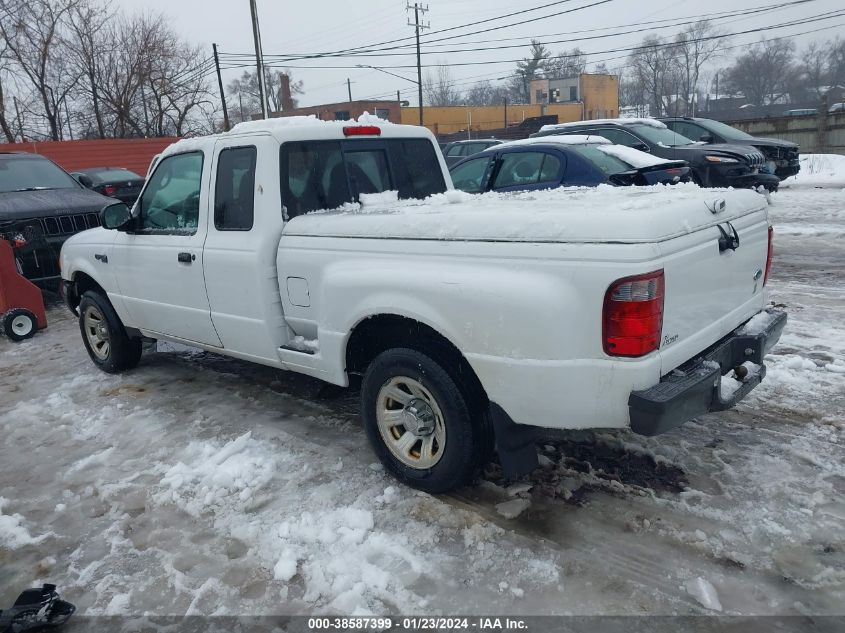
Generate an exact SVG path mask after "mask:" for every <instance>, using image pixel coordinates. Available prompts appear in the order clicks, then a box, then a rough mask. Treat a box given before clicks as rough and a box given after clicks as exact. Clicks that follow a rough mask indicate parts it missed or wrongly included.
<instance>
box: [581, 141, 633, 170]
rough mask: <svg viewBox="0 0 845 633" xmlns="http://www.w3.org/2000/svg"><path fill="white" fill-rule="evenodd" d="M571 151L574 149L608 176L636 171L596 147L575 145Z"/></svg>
mask: <svg viewBox="0 0 845 633" xmlns="http://www.w3.org/2000/svg"><path fill="white" fill-rule="evenodd" d="M571 149H574V150H575V151H576V152H578V153H579V154H581V156H583V157H584V158H586V159H587V160H588V161H590V162H591V163H592V164H593V165H595V166H596V167H598V168H599V169H601V171H602V172H603V173H604V174H605V175H606V176H611V175H613V174H618V173H619V172H622V171H629V170H631V169H634V166H633V165H629V164H628V163H626V162H625V161H623V160H622V159H620V158H617V157H616V156H611V155H610V154H605V153H604V152H603V151H601V150H600V149H598V147H597V146H595V145H573V146H572V147H571Z"/></svg>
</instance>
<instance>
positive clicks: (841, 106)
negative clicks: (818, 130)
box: [827, 101, 845, 112]
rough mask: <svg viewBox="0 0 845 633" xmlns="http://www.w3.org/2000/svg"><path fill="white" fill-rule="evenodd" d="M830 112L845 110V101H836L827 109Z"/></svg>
mask: <svg viewBox="0 0 845 633" xmlns="http://www.w3.org/2000/svg"><path fill="white" fill-rule="evenodd" d="M827 111H828V112H845V101H841V102H839V103H834V104H833V105H832V106H830V108H828V110H827Z"/></svg>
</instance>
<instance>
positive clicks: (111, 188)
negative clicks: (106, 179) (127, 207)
mask: <svg viewBox="0 0 845 633" xmlns="http://www.w3.org/2000/svg"><path fill="white" fill-rule="evenodd" d="M103 193H104V194H106V195H107V196H113V195H114V194H115V193H117V187H115V186H114V185H106V186H104V187H103Z"/></svg>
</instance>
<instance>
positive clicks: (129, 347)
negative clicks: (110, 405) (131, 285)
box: [79, 290, 141, 374]
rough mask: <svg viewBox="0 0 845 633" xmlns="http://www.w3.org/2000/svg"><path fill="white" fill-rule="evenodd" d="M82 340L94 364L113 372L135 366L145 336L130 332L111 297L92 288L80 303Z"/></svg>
mask: <svg viewBox="0 0 845 633" xmlns="http://www.w3.org/2000/svg"><path fill="white" fill-rule="evenodd" d="M79 329H80V331H81V332H82V342H83V343H84V344H85V349H86V350H87V351H88V355H89V356H90V357H91V360H92V361H94V364H95V365H97V367H99V368H100V369H102V370H103V371H105V372H108V373H110V374H115V373H119V372H121V371H125V370H127V369H132V368H133V367H135V366H136V365H137V364H138V361H139V360H140V359H141V339H137V338H130V337H129V336H128V335H127V334H126V329H125V328H124V327H123V323H121V321H120V318H119V317H118V316H117V313H116V312H115V311H114V308H113V307H112V305H111V303H109V300H108V299H107V298H106V297H105V296H104V295H103V294H101V293H100V292H97V291H94V290H89V291H88V292H85V293H84V294H83V295H82V300H81V301H80V302H79Z"/></svg>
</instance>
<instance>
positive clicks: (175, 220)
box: [138, 152, 203, 235]
mask: <svg viewBox="0 0 845 633" xmlns="http://www.w3.org/2000/svg"><path fill="white" fill-rule="evenodd" d="M202 162H203V154H202V152H188V153H185V154H176V155H174V156H167V157H165V158H163V159H162V160H161V161H159V163H158V165H156V169H155V172H153V175H152V177H151V178H150V181H149V183H147V186H146V187H145V188H144V193H143V195H142V196H141V205H140V218H139V228H138V232H139V233H153V234H173V233H176V234H180V235H193V234H195V233H196V232H197V223H198V221H199V202H200V184H201V182H202Z"/></svg>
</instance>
